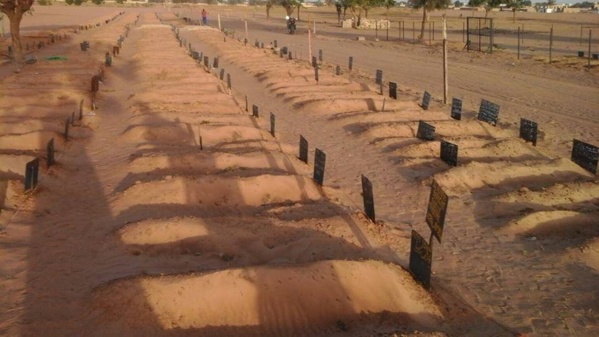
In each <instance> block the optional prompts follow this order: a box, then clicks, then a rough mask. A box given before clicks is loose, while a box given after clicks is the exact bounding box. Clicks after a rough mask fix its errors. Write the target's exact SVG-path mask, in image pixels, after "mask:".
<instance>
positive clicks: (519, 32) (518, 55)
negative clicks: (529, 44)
mask: <svg viewBox="0 0 599 337" xmlns="http://www.w3.org/2000/svg"><path fill="white" fill-rule="evenodd" d="M519 59H520V27H518V60H519Z"/></svg>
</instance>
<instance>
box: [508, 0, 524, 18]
mask: <svg viewBox="0 0 599 337" xmlns="http://www.w3.org/2000/svg"><path fill="white" fill-rule="evenodd" d="M507 5H508V7H510V8H511V9H512V14H513V15H512V22H516V12H517V11H518V10H519V9H520V8H522V0H507Z"/></svg>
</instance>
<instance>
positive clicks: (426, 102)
mask: <svg viewBox="0 0 599 337" xmlns="http://www.w3.org/2000/svg"><path fill="white" fill-rule="evenodd" d="M429 104H431V94H430V93H429V92H428V91H425V92H424V94H423V95H422V104H420V107H422V108H423V109H424V110H428V106H429Z"/></svg>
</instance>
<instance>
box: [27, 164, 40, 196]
mask: <svg viewBox="0 0 599 337" xmlns="http://www.w3.org/2000/svg"><path fill="white" fill-rule="evenodd" d="M39 169H40V159H39V158H35V159H34V160H32V161H30V162H28V163H27V165H25V191H28V190H30V189H32V188H35V187H36V186H37V177H38V175H39Z"/></svg>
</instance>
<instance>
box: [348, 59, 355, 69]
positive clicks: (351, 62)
mask: <svg viewBox="0 0 599 337" xmlns="http://www.w3.org/2000/svg"><path fill="white" fill-rule="evenodd" d="M348 68H349V70H352V69H353V68H354V57H353V56H350V57H349V65H348Z"/></svg>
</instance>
